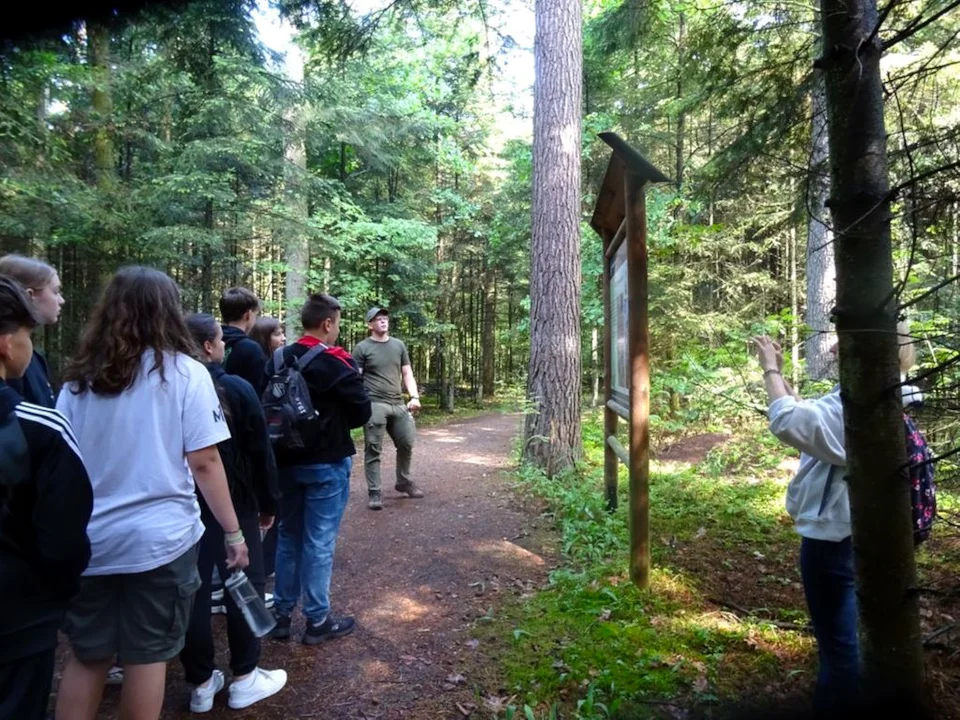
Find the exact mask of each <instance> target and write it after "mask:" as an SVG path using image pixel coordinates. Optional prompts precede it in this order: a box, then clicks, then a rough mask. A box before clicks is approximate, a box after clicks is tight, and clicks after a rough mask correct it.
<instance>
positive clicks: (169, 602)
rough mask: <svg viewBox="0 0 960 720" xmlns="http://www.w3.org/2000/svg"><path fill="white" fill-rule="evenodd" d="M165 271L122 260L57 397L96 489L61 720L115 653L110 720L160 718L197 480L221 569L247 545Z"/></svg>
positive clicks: (96, 684)
mask: <svg viewBox="0 0 960 720" xmlns="http://www.w3.org/2000/svg"><path fill="white" fill-rule="evenodd" d="M194 353H195V348H194V343H193V341H192V339H191V337H190V333H189V331H188V330H187V327H186V324H185V322H184V319H183V313H182V311H181V308H180V293H179V290H178V289H177V286H176V285H175V284H174V282H173V280H171V279H170V278H169V277H167V276H166V275H165V274H164V273H162V272H159V271H157V270H152V269H150V268H144V267H128V268H124V269H122V270H120V271H119V272H118V273H117V274H116V275H114V276H113V278H112V279H111V281H110V283H109V285H108V286H107V288H106V290H105V291H104V293H103V296H102V297H101V299H100V302H99V303H98V304H97V306H96V308H95V309H94V311H93V315H92V317H91V319H90V322H89V323H88V324H87V327H86V329H85V332H84V334H83V338H82V340H81V342H80V347H79V349H78V351H77V354H76V356H75V357H74V358H73V360H72V361H71V362H70V364H69V365H68V367H67V371H66V374H65V385H64V388H63V390H62V391H61V392H60V396H59V398H58V401H57V409H58V410H60V412H62V413H63V414H64V415H65V416H66V417H67V418H68V419H69V420H70V422H71V423H72V425H73V428H74V430H75V432H76V436H77V441H78V444H79V447H80V451H81V452H82V453H83V457H84V462H85V464H86V466H87V470H88V472H89V475H90V481H91V484H92V486H93V498H94V503H93V515H92V516H91V518H90V524H89V525H88V527H87V534H88V536H89V538H90V545H91V551H92V554H91V558H90V565H89V566H88V568H87V571H86V572H85V573H84V577H83V579H82V581H81V585H80V592H79V593H78V594H77V596H76V597H75V598H74V600H73V602H72V604H71V607H70V609H69V611H68V612H67V618H66V622H65V630H66V633H67V636H68V637H69V638H70V643H71V645H72V648H73V654H72V656H71V657H70V659H69V661H68V662H67V665H66V667H65V668H64V672H63V679H62V681H61V683H60V689H59V692H58V696H57V718H58V720H94V718H95V717H96V714H97V708H98V706H99V703H100V696H101V694H102V692H103V685H104V682H105V680H106V675H107V672H108V670H109V669H110V667H111V664H112V661H113V658H114V656H118V657H119V660H120V662H121V663H122V664H123V666H124V682H123V692H122V694H121V700H120V717H122V718H126V719H128V720H157V718H159V716H160V710H161V707H162V705H163V695H164V681H165V679H166V663H167V661H168V660H170V659H171V658H173V657H175V656H176V655H177V654H178V653H179V652H180V651H181V649H182V648H183V643H184V636H185V634H186V630H187V621H188V618H189V614H190V605H191V602H192V599H193V595H194V593H195V592H196V591H197V588H198V587H199V585H200V577H199V574H198V573H197V547H198V543H199V541H200V538H201V537H202V535H203V531H204V528H203V523H202V522H201V520H200V507H199V504H198V502H197V496H196V492H195V490H197V489H199V491H200V494H201V495H202V496H203V497H204V499H205V501H206V503H207V505H208V506H209V508H210V511H211V513H212V514H213V516H214V517H215V518H216V520H217V522H218V523H219V524H220V526H221V527H222V528H223V530H224V538H225V543H226V549H225V552H226V556H227V563H226V564H227V566H228V567H236V568H243V567H246V565H247V563H248V551H247V546H246V543H245V542H244V536H243V533H242V532H241V530H240V526H239V523H238V520H237V515H236V513H235V512H234V508H233V504H232V502H231V499H230V491H229V488H228V486H227V480H226V476H225V473H224V468H223V464H222V462H221V460H220V453H219V452H218V450H217V443H219V442H222V441H224V440H226V439H228V438H229V437H230V433H229V431H228V429H227V424H226V421H225V418H224V414H223V409H222V408H221V407H220V402H219V399H218V397H217V392H216V390H215V389H214V386H213V382H212V381H211V379H210V375H209V373H208V372H207V370H206V368H204V366H203V365H201V364H200V363H199V362H197V361H196V360H195V359H194V358H193V357H192V356H193V354H194Z"/></svg>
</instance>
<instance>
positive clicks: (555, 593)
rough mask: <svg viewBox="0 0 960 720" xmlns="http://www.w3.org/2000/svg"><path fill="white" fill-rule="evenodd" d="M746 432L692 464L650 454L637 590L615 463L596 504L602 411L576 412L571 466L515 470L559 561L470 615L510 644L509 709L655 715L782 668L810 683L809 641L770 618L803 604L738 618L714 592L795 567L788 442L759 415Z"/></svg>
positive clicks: (786, 615) (775, 678) (776, 580)
mask: <svg viewBox="0 0 960 720" xmlns="http://www.w3.org/2000/svg"><path fill="white" fill-rule="evenodd" d="M741 432H744V433H745V434H744V435H743V436H742V437H740V438H739V439H738V440H736V441H734V442H731V443H728V444H727V445H725V446H723V447H720V448H716V449H715V450H714V451H713V452H711V453H710V454H709V455H708V457H707V458H706V459H705V460H704V461H703V462H701V463H699V464H697V465H694V466H690V465H685V464H680V463H677V464H671V465H669V466H668V465H663V466H658V465H657V464H656V463H655V464H654V473H653V476H652V478H651V487H650V503H651V508H652V510H651V552H652V560H653V565H654V570H653V572H652V577H651V585H650V588H649V589H647V590H644V591H640V590H638V589H637V588H636V587H635V586H634V585H633V583H631V582H630V581H629V578H628V577H627V572H626V571H627V558H628V551H629V530H628V522H627V513H626V508H627V505H628V497H627V480H626V474H625V471H623V469H621V482H620V487H619V491H620V492H619V501H620V507H619V508H618V509H617V511H615V512H614V513H608V512H607V511H606V509H605V504H604V498H603V492H602V461H603V456H602V452H603V448H602V443H601V438H602V428H600V426H599V413H595V414H592V415H588V416H586V417H585V425H584V436H585V447H586V457H585V460H584V462H583V464H582V466H581V467H580V468H578V470H577V471H576V472H571V473H568V474H566V475H563V476H561V477H557V478H553V479H548V478H546V477H545V476H544V475H543V474H542V473H539V472H537V471H535V470H533V469H531V468H529V467H523V468H521V469H520V470H518V471H517V483H518V486H519V487H520V488H521V489H522V490H523V491H525V492H528V493H531V494H532V495H533V496H535V497H537V498H540V499H542V500H545V501H546V505H547V510H546V511H545V513H544V515H545V517H546V518H547V519H550V520H552V522H553V524H554V526H555V528H556V530H557V531H558V534H559V538H560V549H561V551H562V554H563V564H562V567H561V569H559V570H557V571H555V572H553V573H552V575H551V577H550V582H549V584H548V585H547V586H546V587H545V588H543V589H542V590H541V591H540V592H538V593H536V594H534V595H533V596H532V597H527V598H524V599H522V600H516V601H513V602H508V603H507V604H506V606H505V607H503V608H502V609H501V610H500V611H499V613H498V615H497V616H496V617H494V618H492V619H490V620H489V621H488V622H484V623H479V624H478V625H477V626H476V629H475V633H476V637H477V638H478V639H480V640H481V642H482V643H483V644H484V645H491V646H500V647H504V648H505V649H504V650H503V652H502V656H501V657H499V658H498V661H499V663H500V665H501V666H502V668H503V671H504V673H505V677H506V687H505V689H506V691H507V692H508V693H509V694H511V695H512V696H513V698H514V700H513V703H512V705H510V706H509V707H508V708H506V709H505V711H504V712H505V717H525V718H535V719H539V718H549V717H556V716H558V715H559V716H562V717H576V718H584V719H588V718H606V717H624V718H625V717H656V716H660V715H661V714H662V713H663V712H664V708H666V707H669V706H668V705H664V703H670V702H676V703H677V704H679V705H683V706H685V707H691V706H695V707H697V708H701V709H702V708H707V709H709V708H710V707H711V706H713V705H714V704H716V703H718V702H722V701H724V700H729V699H733V698H738V697H740V696H742V695H743V694H744V692H749V691H756V692H761V691H762V689H763V687H764V686H765V685H766V684H769V683H778V684H780V685H782V684H783V683H784V678H789V679H790V680H789V682H799V681H800V680H801V679H802V677H803V676H806V678H807V681H808V682H809V673H810V672H811V670H812V651H813V644H812V639H811V638H810V636H809V635H807V634H805V633H803V632H800V631H797V630H785V629H781V628H778V627H775V626H774V624H773V623H772V622H771V620H773V619H774V618H775V619H776V620H779V621H781V622H782V621H784V620H787V621H799V622H801V623H803V622H805V615H804V613H803V611H802V607H799V606H798V605H797V603H793V604H792V605H790V606H787V607H767V608H765V611H766V613H767V614H766V615H765V617H759V616H750V617H743V616H740V617H738V616H737V615H736V614H734V613H732V612H729V611H728V610H727V609H724V608H722V607H718V606H717V605H716V604H713V603H711V602H710V601H709V595H710V594H711V593H713V592H714V591H715V587H714V586H713V584H712V583H711V582H710V581H711V580H715V579H716V577H717V576H718V575H722V574H723V573H725V572H728V573H733V574H738V573H741V572H743V570H744V569H749V570H750V581H751V582H754V584H755V585H756V586H757V588H756V591H755V592H756V594H757V595H758V596H760V597H762V596H763V595H764V594H775V593H776V592H778V591H779V590H781V589H782V588H783V587H790V586H793V585H795V583H796V581H797V580H798V579H799V578H798V577H797V576H796V574H795V573H794V574H792V575H791V574H790V568H791V567H793V566H794V565H795V556H796V549H797V544H798V543H797V539H796V536H795V535H794V534H793V530H792V527H791V525H790V523H789V519H788V518H786V515H785V512H784V510H783V493H784V486H785V481H786V479H787V477H788V476H789V473H788V472H787V471H785V470H783V469H782V468H780V467H779V465H780V463H781V462H782V461H783V459H784V457H785V455H786V453H784V452H783V451H782V449H781V452H780V453H779V454H776V453H775V450H776V444H775V442H774V443H769V442H767V441H766V439H765V438H763V437H762V435H763V434H764V433H765V432H766V430H765V428H763V427H762V424H760V423H757V424H756V425H754V426H750V427H748V428H746V430H744V429H743V428H741ZM758 556H759V558H760V559H758ZM780 556H782V557H780ZM759 563H764V564H765V565H768V566H769V567H761V569H760V570H757V569H756V567H757V566H758V564H759ZM745 565H749V568H745ZM761 571H765V572H761ZM791 592H792V593H793V596H794V598H796V597H798V595H797V592H796V589H795V588H793V590H792V591H791ZM751 609H753V608H751ZM741 615H742V614H741ZM766 618H770V620H767V619H766Z"/></svg>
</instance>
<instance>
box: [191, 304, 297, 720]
mask: <svg viewBox="0 0 960 720" xmlns="http://www.w3.org/2000/svg"><path fill="white" fill-rule="evenodd" d="M187 328H188V329H189V330H190V334H191V335H192V336H193V340H194V342H195V343H196V345H197V350H198V352H199V354H198V359H199V360H200V362H202V363H203V364H204V365H206V367H207V370H208V371H209V373H210V377H211V378H212V380H213V383H214V386H215V387H216V389H217V393H218V394H219V396H220V402H221V404H222V406H223V409H224V414H225V416H226V419H227V425H228V426H229V428H230V434H231V435H232V437H231V438H230V439H229V440H225V441H224V442H222V443H220V444H219V446H218V448H219V451H220V458H221V459H222V460H223V466H224V468H225V469H226V472H227V484H228V485H229V486H230V496H231V497H232V498H233V507H234V509H235V510H236V511H237V517H238V518H239V520H240V528H241V529H242V530H243V533H244V537H246V538H247V544H248V545H249V548H250V565H249V566H248V567H247V570H246V574H247V577H248V578H250V582H251V583H252V584H253V586H254V587H255V588H256V589H257V592H259V593H260V595H261V596H262V595H263V594H264V589H265V585H266V575H265V574H264V568H263V548H262V546H261V544H260V533H261V531H266V530H267V529H269V528H270V527H271V526H272V525H273V521H274V518H275V517H276V514H277V501H278V500H279V499H280V489H279V487H278V481H277V464H276V461H275V460H274V457H273V449H272V448H271V446H270V436H269V434H268V433H267V421H266V419H265V418H264V416H263V408H262V407H261V405H260V397H259V394H258V393H257V392H256V391H255V390H254V389H253V386H252V385H250V383H248V382H247V381H246V380H244V379H243V378H242V377H240V376H239V375H229V374H227V371H226V370H224V369H223V364H222V363H223V356H224V350H225V346H224V342H223V329H222V328H221V327H220V323H218V322H217V321H216V320H215V319H214V318H213V316H212V315H206V314H196V315H191V316H189V317H188V318H187ZM200 515H201V519H202V520H203V525H204V528H205V532H204V534H203V538H202V539H201V540H200V555H199V561H198V566H197V569H198V570H199V571H200V580H201V582H202V584H201V586H200V589H199V591H198V592H197V596H196V598H195V599H194V603H193V611H192V613H191V615H190V625H189V627H188V630H187V638H186V644H185V645H184V648H183V652H181V653H180V662H181V663H183V670H184V675H185V676H186V680H187V682H188V683H189V684H190V685H191V686H193V689H192V690H191V693H190V710H192V711H193V712H207V711H208V710H210V709H211V708H212V707H213V699H214V697H215V696H216V694H217V693H218V692H220V690H222V689H223V687H224V684H225V680H224V677H223V672H221V671H220V670H218V669H217V667H216V665H215V662H214V659H215V651H214V645H213V632H212V630H211V627H210V601H211V593H212V584H211V579H212V576H213V568H214V566H216V568H217V570H218V572H219V573H220V577H221V578H224V579H226V578H227V577H228V575H227V569H226V556H225V555H224V547H223V528H221V527H220V525H219V523H217V520H216V518H214V517H213V514H212V513H211V512H210V508H209V506H208V505H207V504H206V503H205V502H204V501H203V499H202V498H201V500H200ZM224 601H225V604H226V614H227V643H228V645H229V647H230V669H231V670H232V671H233V678H232V682H231V683H230V688H229V692H228V695H229V697H228V699H227V704H228V705H229V706H230V707H231V708H233V709H235V710H238V709H240V708H245V707H249V706H250V705H253V704H254V703H257V702H260V701H261V700H264V699H266V698H268V697H270V696H271V695H275V694H276V693H278V692H280V690H281V689H282V688H283V686H284V685H285V684H286V682H287V674H286V672H284V671H283V670H264V669H262V668H261V667H260V666H259V662H260V641H259V640H258V639H257V638H256V637H255V636H254V634H253V632H251V630H250V628H249V626H248V625H247V623H246V621H245V620H244V619H243V615H242V614H241V612H240V609H239V608H238V607H237V605H236V604H235V603H234V602H233V600H232V599H231V597H230V594H229V593H225V594H224Z"/></svg>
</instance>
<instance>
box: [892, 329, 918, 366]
mask: <svg viewBox="0 0 960 720" xmlns="http://www.w3.org/2000/svg"><path fill="white" fill-rule="evenodd" d="M897 350H898V352H899V355H900V372H904V373H905V372H907V371H908V370H909V369H910V368H912V367H913V366H914V365H916V364H917V348H916V345H914V342H913V337H911V335H910V323H908V322H907V321H906V320H901V321H900V322H898V323H897Z"/></svg>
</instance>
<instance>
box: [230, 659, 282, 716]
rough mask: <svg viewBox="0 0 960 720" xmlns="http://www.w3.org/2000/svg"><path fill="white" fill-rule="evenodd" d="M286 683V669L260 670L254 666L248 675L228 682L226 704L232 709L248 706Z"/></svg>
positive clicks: (276, 690)
mask: <svg viewBox="0 0 960 720" xmlns="http://www.w3.org/2000/svg"><path fill="white" fill-rule="evenodd" d="M286 684H287V671H286V670H261V669H260V668H255V669H254V671H253V672H252V673H251V674H250V677H248V678H246V679H244V680H241V681H240V682H237V681H234V682H232V683H230V698H229V699H228V700H227V704H228V705H229V706H230V707H231V708H233V709H234V710H240V709H241V708H245V707H249V706H250V705H253V704H254V703H255V702H260V701H261V700H265V699H266V698H268V697H270V696H271V695H276V694H277V693H278V692H280V691H281V690H283V686H284V685H286Z"/></svg>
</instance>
